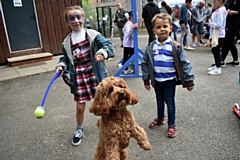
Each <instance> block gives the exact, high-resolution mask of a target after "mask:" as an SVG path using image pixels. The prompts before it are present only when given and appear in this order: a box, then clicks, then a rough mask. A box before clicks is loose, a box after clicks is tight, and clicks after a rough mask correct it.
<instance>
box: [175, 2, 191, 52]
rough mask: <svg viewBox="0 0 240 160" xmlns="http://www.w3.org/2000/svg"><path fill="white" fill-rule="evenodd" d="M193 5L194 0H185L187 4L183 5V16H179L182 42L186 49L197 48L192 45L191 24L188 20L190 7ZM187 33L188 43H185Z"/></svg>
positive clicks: (181, 11)
mask: <svg viewBox="0 0 240 160" xmlns="http://www.w3.org/2000/svg"><path fill="white" fill-rule="evenodd" d="M191 6H192V0H185V4H183V5H182V6H181V10H180V13H181V16H180V17H178V18H179V24H180V26H181V32H182V34H181V38H180V44H181V45H182V47H184V49H186V50H195V49H194V48H192V47H190V25H189V22H188V17H189V13H188V9H190V8H191ZM185 35H186V45H184V44H183V40H184V36H185Z"/></svg>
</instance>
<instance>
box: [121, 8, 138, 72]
mask: <svg viewBox="0 0 240 160" xmlns="http://www.w3.org/2000/svg"><path fill="white" fill-rule="evenodd" d="M125 16H126V18H127V19H128V21H127V23H126V24H125V25H124V27H123V61H122V65H124V64H125V63H126V62H127V60H128V59H129V58H130V57H131V56H132V55H133V54H134V34H133V31H134V29H136V28H137V27H138V24H137V23H135V24H133V23H132V21H133V15H132V11H129V12H128V13H126V14H125ZM123 73H124V74H129V73H133V70H132V69H130V68H128V67H127V68H126V69H125V70H124V71H123Z"/></svg>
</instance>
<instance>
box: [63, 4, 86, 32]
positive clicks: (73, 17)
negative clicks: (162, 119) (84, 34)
mask: <svg viewBox="0 0 240 160" xmlns="http://www.w3.org/2000/svg"><path fill="white" fill-rule="evenodd" d="M67 21H68V25H69V27H70V28H71V30H72V31H79V30H81V29H82V28H83V23H84V16H83V14H82V12H81V11H80V10H77V9H76V10H70V11H68V13H67Z"/></svg>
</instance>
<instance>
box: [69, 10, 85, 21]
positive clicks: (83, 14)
mask: <svg viewBox="0 0 240 160" xmlns="http://www.w3.org/2000/svg"><path fill="white" fill-rule="evenodd" d="M71 10H80V11H81V12H82V16H83V17H85V13H84V10H83V9H82V7H80V6H70V7H66V10H65V12H64V17H65V20H66V21H67V20H68V17H67V13H68V12H69V11H71Z"/></svg>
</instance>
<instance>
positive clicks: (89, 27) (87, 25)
mask: <svg viewBox="0 0 240 160" xmlns="http://www.w3.org/2000/svg"><path fill="white" fill-rule="evenodd" d="M85 26H86V28H87V29H91V28H92V27H91V24H90V21H89V19H88V18H87V19H86V24H85Z"/></svg>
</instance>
